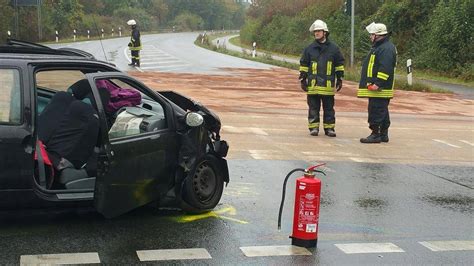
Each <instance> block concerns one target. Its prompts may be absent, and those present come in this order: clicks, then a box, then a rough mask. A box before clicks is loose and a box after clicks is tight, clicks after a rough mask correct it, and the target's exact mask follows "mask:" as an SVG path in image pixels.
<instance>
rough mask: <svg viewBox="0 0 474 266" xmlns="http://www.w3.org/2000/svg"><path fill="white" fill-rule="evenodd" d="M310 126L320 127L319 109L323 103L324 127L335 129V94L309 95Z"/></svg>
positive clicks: (311, 127)
mask: <svg viewBox="0 0 474 266" xmlns="http://www.w3.org/2000/svg"><path fill="white" fill-rule="evenodd" d="M307 101H308V108H309V110H308V128H309V130H311V129H313V128H319V110H320V109H321V103H322V104H323V111H324V113H323V124H324V125H323V127H324V129H329V128H332V129H334V127H335V125H336V116H335V114H336V112H335V111H334V95H308V97H307Z"/></svg>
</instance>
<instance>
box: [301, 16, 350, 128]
mask: <svg viewBox="0 0 474 266" xmlns="http://www.w3.org/2000/svg"><path fill="white" fill-rule="evenodd" d="M309 31H310V32H312V33H313V34H314V37H315V41H314V42H313V43H311V44H310V45H309V46H308V47H306V48H305V50H304V51H303V55H302V56H301V59H300V76H299V79H300V81H301V88H302V89H303V90H304V91H306V92H307V102H308V107H309V108H308V109H309V110H308V129H309V132H310V135H312V136H317V135H318V134H319V110H320V108H321V103H322V105H323V110H324V115H323V128H324V133H325V134H326V136H329V137H335V136H336V131H335V130H334V129H335V125H336V117H335V111H334V94H335V89H336V90H337V91H339V90H341V88H342V78H343V77H344V57H343V56H342V54H341V52H340V50H339V47H337V46H336V44H334V43H333V42H331V41H329V39H328V36H329V30H328V27H327V25H326V23H324V21H322V20H319V19H318V20H316V21H315V22H314V23H313V24H312V25H311V27H310V28H309Z"/></svg>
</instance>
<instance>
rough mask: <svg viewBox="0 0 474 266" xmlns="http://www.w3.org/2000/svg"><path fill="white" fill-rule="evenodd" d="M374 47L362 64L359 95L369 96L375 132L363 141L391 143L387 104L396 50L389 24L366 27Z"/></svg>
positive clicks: (393, 73) (392, 83) (370, 114)
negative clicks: (389, 140)
mask: <svg viewBox="0 0 474 266" xmlns="http://www.w3.org/2000/svg"><path fill="white" fill-rule="evenodd" d="M366 30H367V31H368V32H369V34H370V40H371V42H372V48H371V49H370V51H369V54H368V55H367V57H366V58H365V59H364V61H363V63H362V73H361V78H360V83H359V90H358V91H357V97H359V98H369V104H368V122H369V128H370V129H371V130H372V133H371V134H370V135H369V136H368V137H366V138H361V139H360V142H362V143H380V142H388V128H389V127H390V115H389V111H388V105H389V103H390V99H392V98H393V90H394V89H393V87H394V80H395V66H396V64H397V49H396V47H395V45H393V43H392V42H391V41H390V39H389V35H390V34H389V33H388V32H387V26H385V25H384V24H382V23H374V22H373V23H372V24H370V25H368V26H367V27H366Z"/></svg>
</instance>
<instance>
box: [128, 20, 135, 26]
mask: <svg viewBox="0 0 474 266" xmlns="http://www.w3.org/2000/svg"><path fill="white" fill-rule="evenodd" d="M127 25H128V26H134V25H137V22H136V21H135V20H134V19H131V20H129V21H127Z"/></svg>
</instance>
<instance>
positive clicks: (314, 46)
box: [300, 39, 344, 95]
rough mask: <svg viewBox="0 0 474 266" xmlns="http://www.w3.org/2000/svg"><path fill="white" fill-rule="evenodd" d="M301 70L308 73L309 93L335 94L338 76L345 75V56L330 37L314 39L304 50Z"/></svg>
mask: <svg viewBox="0 0 474 266" xmlns="http://www.w3.org/2000/svg"><path fill="white" fill-rule="evenodd" d="M300 72H306V73H308V78H307V79H308V80H307V82H308V94H309V95H316V94H318V95H334V86H335V84H336V83H335V79H336V77H337V78H342V77H344V57H343V56H342V54H341V51H340V50H339V47H337V45H335V44H334V43H333V42H331V41H329V39H326V42H324V43H319V42H318V41H314V42H313V43H311V44H310V45H309V46H308V47H306V49H304V51H303V55H302V56H301V59H300Z"/></svg>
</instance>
